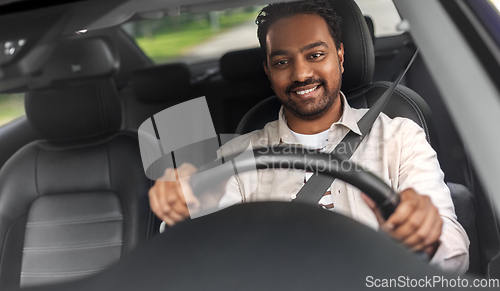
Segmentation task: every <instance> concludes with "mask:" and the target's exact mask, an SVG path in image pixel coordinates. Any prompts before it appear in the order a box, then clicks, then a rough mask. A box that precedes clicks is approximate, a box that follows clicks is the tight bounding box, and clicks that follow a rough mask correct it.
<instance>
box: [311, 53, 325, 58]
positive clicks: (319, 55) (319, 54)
mask: <svg viewBox="0 0 500 291" xmlns="http://www.w3.org/2000/svg"><path fill="white" fill-rule="evenodd" d="M323 55H324V54H323V53H315V54H312V55H311V56H310V58H311V59H317V58H319V57H321V56H323Z"/></svg>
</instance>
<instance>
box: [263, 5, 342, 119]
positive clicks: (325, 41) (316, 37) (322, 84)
mask: <svg viewBox="0 0 500 291" xmlns="http://www.w3.org/2000/svg"><path fill="white" fill-rule="evenodd" d="M266 49H267V65H266V64H264V70H265V71H266V74H267V75H268V77H269V80H270V81H271V84H272V86H273V89H274V92H275V93H276V95H277V96H278V98H279V99H280V100H281V102H282V103H283V105H284V106H285V109H287V110H288V111H290V112H291V113H292V114H294V115H295V116H297V117H299V118H301V119H307V120H314V119H316V118H319V117H321V116H323V114H325V113H326V112H327V111H328V109H330V107H331V106H332V104H333V102H334V101H335V99H336V98H338V96H339V92H340V85H341V83H342V73H343V72H344V67H343V62H344V49H343V46H342V47H341V49H339V50H337V49H336V47H335V43H334V40H333V38H332V36H331V35H330V32H329V30H328V27H327V24H326V22H325V20H324V19H323V18H321V17H320V16H318V15H309V14H298V15H295V16H291V17H288V18H284V19H281V20H279V21H277V22H275V23H273V24H272V25H271V26H270V27H269V30H268V33H267V36H266Z"/></svg>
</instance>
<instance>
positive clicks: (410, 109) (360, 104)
mask: <svg viewBox="0 0 500 291" xmlns="http://www.w3.org/2000/svg"><path fill="white" fill-rule="evenodd" d="M330 4H331V6H332V8H333V9H334V10H335V11H336V12H337V14H339V15H340V16H342V18H343V31H342V43H343V44H344V50H345V60H344V69H345V72H344V74H343V78H342V91H343V92H344V94H345V95H346V98H347V100H348V102H349V105H351V106H352V107H354V108H369V107H370V106H371V105H373V104H374V103H375V102H376V100H378V98H379V97H380V96H381V95H382V94H383V93H384V92H385V91H386V90H387V88H388V87H389V86H390V85H391V83H390V82H383V81H380V82H372V77H373V72H374V68H375V53H374V47H373V41H372V38H371V34H370V29H369V27H368V25H367V24H366V22H365V18H364V17H363V15H362V13H361V11H360V10H359V8H358V7H357V5H356V3H355V2H354V1H353V0H345V1H330ZM280 107H281V102H280V101H279V100H278V98H277V97H276V96H272V97H269V98H267V99H265V100H263V101H261V102H260V103H259V104H258V105H256V106H255V107H253V108H252V109H251V110H250V111H248V112H247V114H246V115H244V116H243V118H242V119H241V121H240V123H239V125H238V127H237V130H236V133H238V134H244V133H248V132H250V131H253V130H256V129H260V128H263V127H264V125H265V124H266V123H268V122H270V121H273V120H276V119H278V112H279V109H280ZM383 112H384V113H385V114H387V115H388V116H389V117H391V118H394V117H406V118H409V119H411V120H413V121H414V122H415V123H417V124H418V125H420V126H421V127H422V128H423V129H424V131H425V133H426V136H427V140H428V141H429V143H430V144H431V145H432V147H433V148H434V150H435V151H436V152H437V153H438V155H439V151H440V148H439V141H438V136H437V132H436V129H435V127H434V120H433V117H432V112H431V111H430V108H429V106H428V105H427V103H426V102H425V101H424V100H423V98H422V97H420V96H419V95H418V94H417V93H416V92H415V91H413V90H411V89H409V88H407V87H405V86H403V85H399V86H398V87H397V88H396V91H395V92H394V93H393V95H392V97H391V99H390V100H389V102H388V103H387V105H386V106H385V108H384V110H383ZM448 186H449V188H450V192H451V196H452V199H453V202H454V204H455V207H456V208H457V217H458V221H459V222H460V223H461V224H462V225H463V226H464V228H465V230H466V231H467V233H468V235H469V237H470V240H471V245H470V267H469V271H470V272H473V273H478V274H479V273H481V270H482V267H481V252H480V247H479V237H478V233H477V229H476V219H475V217H476V215H475V210H474V207H471V206H472V205H473V203H474V196H473V195H472V194H471V192H470V191H469V189H467V188H466V187H465V186H463V185H458V184H453V183H448Z"/></svg>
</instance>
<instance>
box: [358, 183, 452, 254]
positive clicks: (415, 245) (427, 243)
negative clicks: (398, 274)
mask: <svg viewBox="0 0 500 291" xmlns="http://www.w3.org/2000/svg"><path fill="white" fill-rule="evenodd" d="M362 198H363V200H364V201H365V202H366V203H367V204H368V206H369V207H370V208H371V209H372V210H373V212H374V213H375V215H376V216H377V219H378V222H379V225H380V228H381V229H382V230H383V231H385V232H387V233H388V234H389V235H391V236H392V237H394V238H395V239H397V240H399V241H400V242H402V243H403V244H405V245H406V246H408V247H409V248H410V249H411V250H413V251H424V252H425V253H427V254H428V255H429V257H431V258H432V256H433V255H434V253H435V252H436V250H437V248H438V247H439V237H440V236H441V227H442V226H443V220H442V219H441V217H440V216H439V213H438V210H437V208H436V207H435V206H434V205H433V204H432V202H431V199H430V198H429V196H424V195H419V194H418V193H417V192H415V190H413V189H411V188H409V189H406V190H404V191H403V192H401V193H400V203H399V205H398V207H397V208H396V211H394V213H393V214H392V215H391V216H390V217H389V219H387V221H386V220H385V219H384V218H383V217H382V214H381V212H380V210H379V209H378V207H377V205H376V204H375V202H374V201H373V200H372V199H370V198H369V197H368V196H366V195H365V194H362Z"/></svg>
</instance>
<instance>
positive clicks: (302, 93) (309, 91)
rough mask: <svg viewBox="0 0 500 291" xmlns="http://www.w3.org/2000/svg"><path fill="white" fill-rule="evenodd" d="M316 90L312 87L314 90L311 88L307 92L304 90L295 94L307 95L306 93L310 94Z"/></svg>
mask: <svg viewBox="0 0 500 291" xmlns="http://www.w3.org/2000/svg"><path fill="white" fill-rule="evenodd" d="M317 88H318V86H316V87H314V88H311V89H309V90H304V91H296V92H295V93H297V94H299V95H304V94H307V93H311V92H312V91H314V90H316V89H317Z"/></svg>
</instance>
